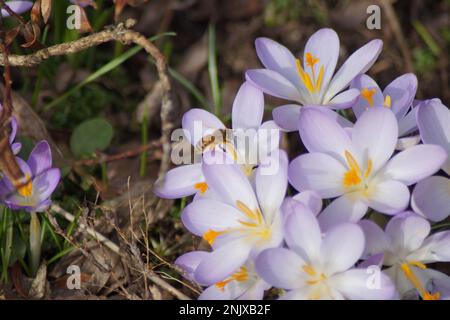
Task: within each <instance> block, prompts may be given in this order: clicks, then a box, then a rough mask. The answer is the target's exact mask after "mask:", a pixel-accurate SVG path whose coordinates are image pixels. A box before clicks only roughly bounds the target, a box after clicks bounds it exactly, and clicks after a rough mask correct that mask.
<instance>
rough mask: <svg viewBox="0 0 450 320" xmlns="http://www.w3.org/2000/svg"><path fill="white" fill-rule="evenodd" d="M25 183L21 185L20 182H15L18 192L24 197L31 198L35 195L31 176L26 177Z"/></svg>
mask: <svg viewBox="0 0 450 320" xmlns="http://www.w3.org/2000/svg"><path fill="white" fill-rule="evenodd" d="M25 181H26V182H25V183H20V182H18V181H16V182H14V185H15V186H16V188H17V192H19V194H20V195H21V196H22V197H29V196H31V195H32V194H33V182H32V181H31V179H30V175H28V174H27V175H25Z"/></svg>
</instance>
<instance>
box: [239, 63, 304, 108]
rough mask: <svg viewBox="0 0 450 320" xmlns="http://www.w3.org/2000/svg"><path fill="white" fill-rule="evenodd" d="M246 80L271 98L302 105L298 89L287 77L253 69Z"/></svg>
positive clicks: (246, 76)
mask: <svg viewBox="0 0 450 320" xmlns="http://www.w3.org/2000/svg"><path fill="white" fill-rule="evenodd" d="M245 79H246V80H247V81H249V82H251V83H252V84H253V85H255V86H257V87H258V88H259V89H261V90H262V91H263V92H265V93H267V94H270V95H271V96H274V97H278V98H282V99H287V100H293V101H297V102H300V103H302V97H301V95H300V92H299V91H298V90H297V88H296V87H295V86H294V85H293V84H292V83H291V82H290V81H289V80H288V79H286V78H285V77H283V76H282V75H281V74H279V73H278V72H276V71H272V70H269V69H253V70H248V71H247V72H246V73H245Z"/></svg>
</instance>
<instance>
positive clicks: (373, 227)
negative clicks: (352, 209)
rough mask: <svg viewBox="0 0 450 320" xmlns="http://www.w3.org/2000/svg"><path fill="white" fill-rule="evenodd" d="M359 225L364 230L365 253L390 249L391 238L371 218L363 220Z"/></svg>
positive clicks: (376, 252) (370, 253) (375, 252)
mask: <svg viewBox="0 0 450 320" xmlns="http://www.w3.org/2000/svg"><path fill="white" fill-rule="evenodd" d="M358 225H359V226H360V227H361V228H362V230H363V232H364V237H365V239H366V245H365V248H364V255H367V256H371V255H376V254H379V253H385V252H388V251H390V239H389V238H388V237H387V235H386V234H385V233H384V231H383V230H382V229H381V228H380V227H379V226H378V225H377V224H376V223H375V222H373V221H371V220H366V219H364V220H361V221H360V222H358Z"/></svg>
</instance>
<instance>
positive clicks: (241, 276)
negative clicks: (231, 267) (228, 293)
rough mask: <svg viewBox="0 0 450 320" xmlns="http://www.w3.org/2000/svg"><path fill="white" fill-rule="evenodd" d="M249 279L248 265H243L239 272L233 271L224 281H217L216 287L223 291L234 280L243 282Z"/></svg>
mask: <svg viewBox="0 0 450 320" xmlns="http://www.w3.org/2000/svg"><path fill="white" fill-rule="evenodd" d="M247 280H248V271H247V267H246V266H242V267H241V268H240V269H239V270H238V271H237V272H235V273H233V274H232V275H231V277H229V278H227V279H225V280H223V281H219V282H217V283H216V287H217V288H218V289H220V290H222V291H223V290H224V289H225V286H226V285H227V284H229V283H230V282H232V281H238V282H243V281H247Z"/></svg>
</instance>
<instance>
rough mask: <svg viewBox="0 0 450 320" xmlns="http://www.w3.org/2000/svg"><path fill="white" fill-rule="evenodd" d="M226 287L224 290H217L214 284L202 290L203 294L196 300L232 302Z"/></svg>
mask: <svg viewBox="0 0 450 320" xmlns="http://www.w3.org/2000/svg"><path fill="white" fill-rule="evenodd" d="M229 286H230V285H226V286H225V287H224V288H220V289H219V288H218V287H217V286H216V285H215V284H214V285H212V286H210V287H208V288H206V289H205V290H203V292H202V293H201V294H200V296H199V297H198V300H233V296H232V295H231V292H230V290H228V287H229Z"/></svg>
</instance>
